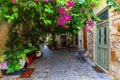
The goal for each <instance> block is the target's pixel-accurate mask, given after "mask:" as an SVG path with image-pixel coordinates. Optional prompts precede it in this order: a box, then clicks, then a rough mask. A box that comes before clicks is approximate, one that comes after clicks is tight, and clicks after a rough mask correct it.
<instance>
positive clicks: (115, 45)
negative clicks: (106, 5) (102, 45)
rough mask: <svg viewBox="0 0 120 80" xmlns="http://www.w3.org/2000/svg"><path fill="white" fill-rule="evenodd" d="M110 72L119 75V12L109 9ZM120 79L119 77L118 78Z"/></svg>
mask: <svg viewBox="0 0 120 80" xmlns="http://www.w3.org/2000/svg"><path fill="white" fill-rule="evenodd" d="M109 20H110V23H109V25H110V26H109V28H110V65H109V66H110V73H111V74H112V75H114V76H116V77H118V76H119V77H120V13H117V12H114V10H113V9H110V10H109ZM119 80H120V79H119Z"/></svg>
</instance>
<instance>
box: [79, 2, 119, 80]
mask: <svg viewBox="0 0 120 80" xmlns="http://www.w3.org/2000/svg"><path fill="white" fill-rule="evenodd" d="M94 13H95V14H96V15H97V16H98V17H100V18H101V19H102V21H101V22H99V23H98V22H96V24H95V26H94V27H95V28H94V29H92V30H90V31H89V32H87V33H85V32H83V31H82V30H81V31H80V32H79V33H78V35H79V38H78V43H79V47H81V46H82V47H84V48H85V49H86V50H89V52H90V54H89V58H90V59H91V60H92V61H93V62H94V63H95V64H96V65H98V66H99V67H100V68H101V69H103V70H104V71H105V72H106V73H108V74H110V75H112V76H114V78H116V79H118V80H120V79H119V78H120V13H118V12H115V11H114V9H112V8H111V9H109V8H108V5H107V4H106V0H103V1H101V4H100V5H98V6H97V7H96V8H95V9H94ZM80 44H81V45H80Z"/></svg>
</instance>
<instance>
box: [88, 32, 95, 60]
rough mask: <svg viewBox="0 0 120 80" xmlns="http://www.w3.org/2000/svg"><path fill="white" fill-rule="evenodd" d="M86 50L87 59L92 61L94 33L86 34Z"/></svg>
mask: <svg viewBox="0 0 120 80" xmlns="http://www.w3.org/2000/svg"><path fill="white" fill-rule="evenodd" d="M87 49H88V51H89V52H90V54H89V58H90V59H91V60H92V61H94V31H90V32H88V33H87Z"/></svg>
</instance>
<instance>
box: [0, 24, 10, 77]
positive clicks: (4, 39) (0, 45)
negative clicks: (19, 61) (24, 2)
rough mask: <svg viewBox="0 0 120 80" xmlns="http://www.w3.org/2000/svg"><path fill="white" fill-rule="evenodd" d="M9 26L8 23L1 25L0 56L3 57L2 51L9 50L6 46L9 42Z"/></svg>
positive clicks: (0, 75) (0, 74)
mask: <svg viewBox="0 0 120 80" xmlns="http://www.w3.org/2000/svg"><path fill="white" fill-rule="evenodd" d="M8 26H9V25H8V24H7V23H6V22H3V23H1V24H0V56H2V52H1V51H2V49H7V47H6V46H5V44H6V42H7V40H8V31H9V27H8ZM1 77H2V73H1V70H0V78H1Z"/></svg>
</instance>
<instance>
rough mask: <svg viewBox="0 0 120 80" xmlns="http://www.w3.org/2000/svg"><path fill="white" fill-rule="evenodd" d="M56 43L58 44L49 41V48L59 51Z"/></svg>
mask: <svg viewBox="0 0 120 80" xmlns="http://www.w3.org/2000/svg"><path fill="white" fill-rule="evenodd" d="M56 43H57V42H56V41H52V40H49V41H48V48H49V49H51V50H55V49H57V45H56Z"/></svg>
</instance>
